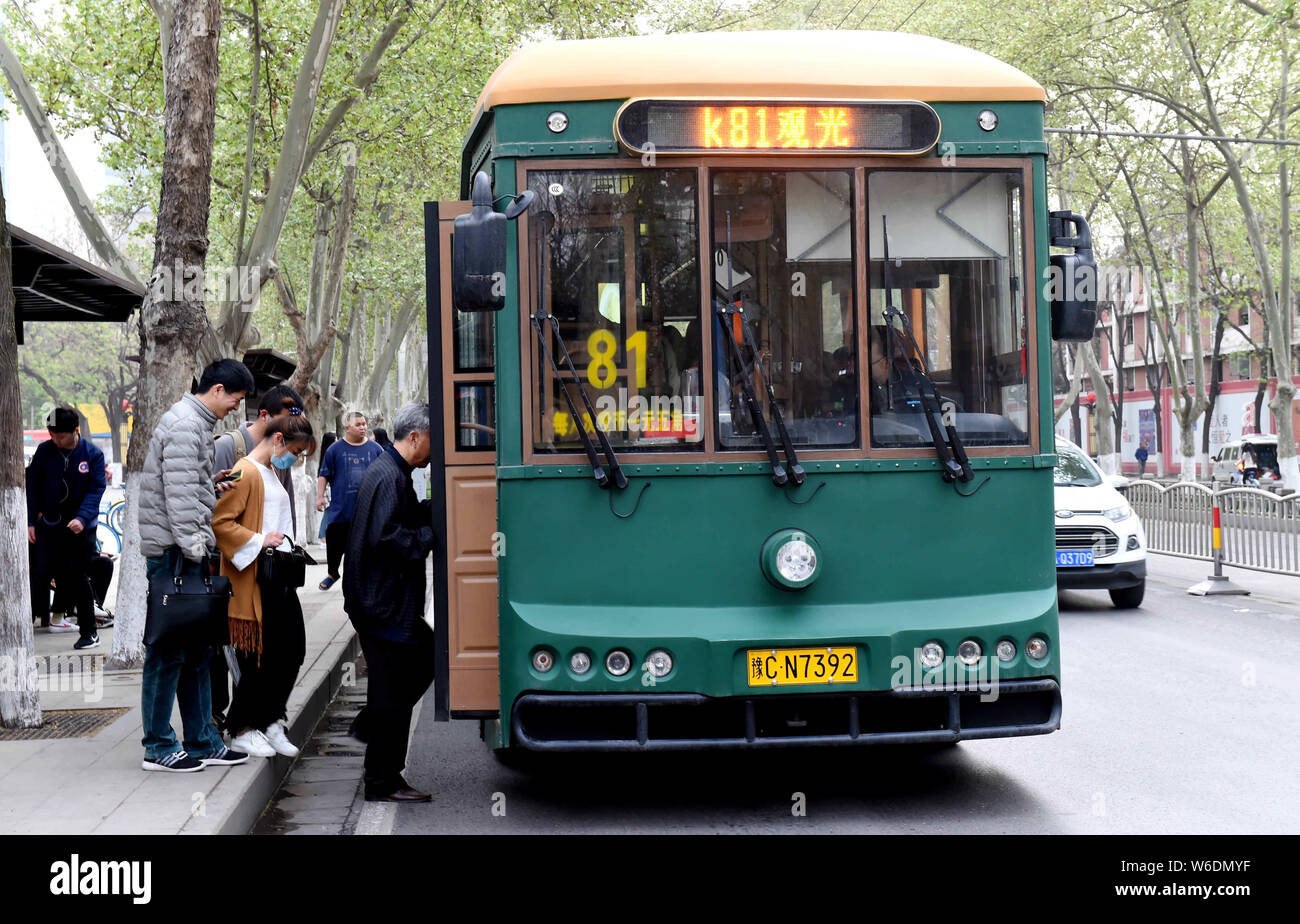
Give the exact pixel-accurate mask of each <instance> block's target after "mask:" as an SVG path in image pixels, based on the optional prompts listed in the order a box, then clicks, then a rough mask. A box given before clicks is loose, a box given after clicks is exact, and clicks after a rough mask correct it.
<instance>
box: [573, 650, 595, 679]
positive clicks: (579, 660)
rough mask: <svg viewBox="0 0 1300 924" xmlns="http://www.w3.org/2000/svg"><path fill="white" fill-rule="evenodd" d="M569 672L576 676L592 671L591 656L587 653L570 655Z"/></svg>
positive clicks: (581, 652) (579, 652)
mask: <svg viewBox="0 0 1300 924" xmlns="http://www.w3.org/2000/svg"><path fill="white" fill-rule="evenodd" d="M569 670H571V671H573V672H574V673H575V674H585V673H587V671H589V670H591V655H589V654H587V653H586V652H585V651H575V652H574V653H573V654H571V655H569Z"/></svg>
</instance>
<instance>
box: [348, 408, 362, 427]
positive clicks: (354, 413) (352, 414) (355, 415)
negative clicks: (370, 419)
mask: <svg viewBox="0 0 1300 924" xmlns="http://www.w3.org/2000/svg"><path fill="white" fill-rule="evenodd" d="M365 416H366V415H365V413H363V412H362V411H348V412H347V413H346V414H344V415H343V423H344V424H345V425H346V424H350V423H352V421H354V420H356V419H357V418H358V417H360V418H362V419H363V420H364V419H365Z"/></svg>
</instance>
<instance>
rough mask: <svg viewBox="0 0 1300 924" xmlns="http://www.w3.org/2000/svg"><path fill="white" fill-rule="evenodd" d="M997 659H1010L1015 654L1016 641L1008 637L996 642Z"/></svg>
mask: <svg viewBox="0 0 1300 924" xmlns="http://www.w3.org/2000/svg"><path fill="white" fill-rule="evenodd" d="M997 650H998V660H999V661H1010V660H1011V659H1012V658H1014V657H1015V656H1016V643H1015V642H1013V641H1011V639H1009V638H1004V639H1003V640H1002V641H1000V642H998V649H997Z"/></svg>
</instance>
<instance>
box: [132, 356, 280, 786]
mask: <svg viewBox="0 0 1300 924" xmlns="http://www.w3.org/2000/svg"><path fill="white" fill-rule="evenodd" d="M253 387H254V385H253V375H252V373H251V372H249V371H248V368H247V367H246V366H245V365H244V364H243V363H241V362H238V361H237V360H233V359H219V360H217V361H216V362H214V363H212V364H211V365H210V366H208V367H207V368H206V369H204V370H203V375H202V376H201V377H200V378H199V385H198V390H197V392H196V393H195V394H192V395H185V396H184V397H183V398H181V400H179V401H177V402H176V403H175V404H173V405H172V406H171V408H170V409H169V410H168V411H167V413H165V414H163V416H162V419H161V420H159V421H158V427H157V429H156V430H154V433H153V437H152V438H151V439H150V440H149V455H148V457H147V458H146V459H145V463H144V469H143V471H142V472H141V474H140V551H141V552H143V553H144V556H145V559H146V566H147V571H148V574H149V577H153V576H154V575H155V574H159V573H173V572H174V571H175V569H176V568H177V566H178V565H179V567H180V569H181V573H182V574H199V573H202V568H203V567H204V562H205V559H206V558H207V556H208V554H209V553H210V551H211V550H213V549H215V548H216V545H217V543H216V539H215V537H214V536H213V535H212V511H213V508H214V507H215V506H216V503H217V486H216V485H215V484H214V483H213V474H214V473H213V446H212V428H213V427H214V426H215V425H216V423H217V421H218V420H220V419H221V418H223V417H225V416H226V415H227V414H229V413H230V412H231V411H233V410H234V409H235V408H237V407H238V406H239V402H240V401H242V400H244V395H245V394H247V393H248V392H249V391H252V389H253ZM211 658H212V646H211V645H206V644H186V643H178V644H167V643H162V642H160V643H159V644H157V645H149V646H147V647H146V649H145V658H144V672H143V677H142V678H141V679H142V681H143V684H142V689H141V708H142V711H143V713H144V714H143V724H144V742H143V743H144V749H145V754H144V763H143V764H142V765H141V766H142V767H143V768H144V769H145V770H165V771H171V772H174V773H186V772H191V771H194V770H202V769H203V768H204V767H205V766H207V765H208V764H216V765H223V766H224V765H229V764H239V763H243V762H244V761H246V760H248V755H247V754H241V753H239V752H238V751H232V750H230V749H229V748H227V747H226V745H225V744H224V742H222V740H221V734H220V733H219V732H218V731H217V729H216V726H215V725H213V724H212V685H211V681H210V679H209V677H208V664H209V662H210V661H211ZM178 698H179V700H180V707H181V722H182V728H183V730H184V733H185V738H184V748H182V747H181V744H179V743H177V741H176V733H175V732H174V731H173V730H172V724H171V717H172V704H173V703H174V702H175V701H176V700H177V699H178Z"/></svg>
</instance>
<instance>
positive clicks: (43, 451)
mask: <svg viewBox="0 0 1300 924" xmlns="http://www.w3.org/2000/svg"><path fill="white" fill-rule="evenodd" d="M45 426H46V428H47V429H48V430H49V431H50V438H49V439H48V440H47V441H45V442H44V443H41V444H40V445H39V446H37V447H36V454H35V455H34V456H32V461H31V464H30V465H28V466H27V541H28V542H30V543H32V546H33V549H32V551H33V554H32V569H31V579H32V618H33V619H38V620H40V621H41V622H42V623H43V624H44V623H48V622H49V618H50V578H51V577H53V578H54V580H55V581H57V582H58V585H59V590H60V591H61V592H62V593H63V594H64V595H65V597H66V600H67V603H68V604H69V605H70V606H71V607H72V609H73V611H75V612H76V614H77V626H78V628H79V629H80V630H81V637H80V638H79V639H77V641H76V643H75V644H74V645H73V646H72V647H73V648H75V649H77V650H78V651H81V650H84V649H86V648H94V647H96V646H98V645H99V633H98V632H97V631H96V627H95V610H94V601H93V598H92V596H91V589H90V580H89V577H88V574H87V573H88V570H89V568H90V560H91V558H93V557H94V556H95V555H96V554H97V553H96V549H95V533H96V531H97V530H98V528H99V503H100V501H101V500H102V499H103V497H104V485H105V483H106V479H105V477H104V454H103V453H102V452H100V450H99V447H98V446H96V445H95V444H94V443H92V442H90V440H86V439H82V437H81V423H80V418H79V417H78V416H77V412H76V411H74V410H72V409H71V408H68V407H56V408H55V409H54V410H52V411H50V415H49V417H47V418H46V420H45ZM51 628H53V627H51Z"/></svg>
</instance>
